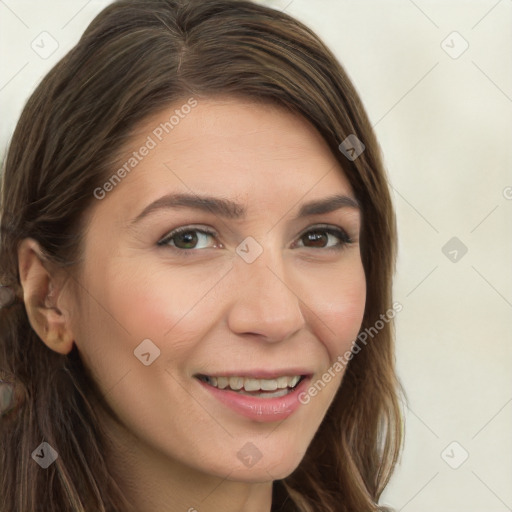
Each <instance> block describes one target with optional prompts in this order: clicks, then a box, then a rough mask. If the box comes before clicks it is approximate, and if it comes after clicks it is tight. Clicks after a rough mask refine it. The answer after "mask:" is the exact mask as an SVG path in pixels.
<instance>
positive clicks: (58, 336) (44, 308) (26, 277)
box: [18, 238, 74, 354]
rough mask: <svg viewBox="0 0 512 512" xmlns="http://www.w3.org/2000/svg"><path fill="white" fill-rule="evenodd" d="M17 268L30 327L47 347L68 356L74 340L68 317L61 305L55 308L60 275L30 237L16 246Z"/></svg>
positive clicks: (60, 284)
mask: <svg viewBox="0 0 512 512" xmlns="http://www.w3.org/2000/svg"><path fill="white" fill-rule="evenodd" d="M18 265H19V273H20V281H21V285H22V288H23V301H24V302H25V308H26V310H27V315H28V319H29V321H30V325H31V326H32V328H33V329H34V331H35V332H36V334H37V335H38V336H39V338H41V340H42V341H43V342H44V343H45V344H46V345H47V346H48V348H50V349H52V350H54V351H55V352H58V353H60V354H68V353H69V352H70V351H71V349H72V348H73V341H74V339H73V334H72V332H71V328H70V325H69V315H68V314H66V312H65V311H64V310H63V309H62V306H61V307H60V308H59V307H57V304H58V303H59V298H61V297H60V295H61V292H62V288H63V287H62V279H61V275H59V272H58V270H57V269H56V268H55V269H54V268H53V266H52V265H51V264H50V263H49V262H48V260H47V258H46V257H45V255H44V253H43V251H42V250H41V248H40V246H39V244H38V243H37V242H36V241H35V240H33V239H31V238H26V239H24V240H22V242H21V243H20V246H19V247H18Z"/></svg>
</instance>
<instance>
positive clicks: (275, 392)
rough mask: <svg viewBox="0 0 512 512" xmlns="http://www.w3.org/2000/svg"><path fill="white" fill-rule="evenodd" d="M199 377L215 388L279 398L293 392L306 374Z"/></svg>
mask: <svg viewBox="0 0 512 512" xmlns="http://www.w3.org/2000/svg"><path fill="white" fill-rule="evenodd" d="M197 378H198V379H199V380H200V381H202V382H204V383H206V384H208V385H210V386H212V387H214V388H217V389H221V390H225V391H233V392H235V393H238V394H240V395H247V396H253V397H258V398H278V397H281V396H286V395H287V394H288V393H291V392H292V391H293V390H294V389H295V388H296V387H297V386H298V385H299V384H300V383H301V382H302V381H303V380H304V379H305V378H306V376H305V375H294V376H282V377H278V378H277V379H253V378H250V377H223V376H217V377H212V376H209V375H197Z"/></svg>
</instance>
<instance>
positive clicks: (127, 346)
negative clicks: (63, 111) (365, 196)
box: [72, 98, 366, 482]
mask: <svg viewBox="0 0 512 512" xmlns="http://www.w3.org/2000/svg"><path fill="white" fill-rule="evenodd" d="M184 104H186V100H184V101H183V102H182V103H180V104H176V105H173V106H172V107H170V108H166V109H165V110H163V111H161V112H159V113H158V115H155V116H153V117H152V118H151V119H148V120H147V121H145V122H144V125H143V126H139V128H138V129H137V131H136V133H135V135H134V136H133V137H132V139H131V141H130V144H129V145H128V147H127V149H126V151H125V152H124V153H123V155H122V157H121V159H120V160H119V165H118V166H116V167H113V168H112V174H114V173H116V172H117V170H118V169H120V168H122V167H123V165H124V164H127V165H126V166H125V168H124V169H125V171H126V172H125V173H123V172H120V173H117V174H116V176H117V178H114V179H113V180H111V184H110V186H109V185H108V184H107V185H106V186H105V187H103V188H102V192H100V191H98V190H96V192H95V195H96V197H101V199H94V204H93V207H92V209H91V210H90V212H89V215H88V217H87V221H88V227H87V231H86V237H85V244H84V259H83V263H82V264H81V267H80V271H79V275H78V281H79V283H80V285H81V286H80V287H79V290H81V291H80V297H79V299H80V300H77V301H76V302H75V303H74V306H73V308H74V311H73V313H72V331H73V335H74V340H75V343H76V345H77V346H78V349H79V351H80V353H81V355H82V358H83V360H84V362H85V364H86V366H87V367H88V368H89V369H90V371H91V373H92V376H93V377H94V379H95V380H96V381H97V383H98V385H99V387H100V389H101V391H102V393H103V395H104V397H105V400H106V401H107V402H108V404H109V406H110V407H111V409H112V410H113V411H114V413H115V415H116V416H117V419H118V420H119V425H120V426H121V428H120V430H117V432H118V435H120V436H126V437H125V439H126V440H128V439H130V441H129V446H130V450H132V451H135V452H137V451H138V452H139V453H145V454H150V453H152V454H158V458H159V460H160V461H168V462H169V464H172V465H174V467H182V468H183V467H186V468H188V469H187V470H195V471H200V472H202V473H205V474H209V475H216V476H221V477H226V475H228V478H229V479H230V480H240V481H246V482H258V481H260V482H261V481H269V480H275V479H280V478H284V477H285V476H287V475H288V474H290V473H291V472H292V471H293V470H294V469H295V468H296V467H297V465H298V464H299V462H300V461H301V459H302V457H303V455H304V453H305V451H306V449H307V447H308V445H309V443H310V441H311V440H312V438H313V436H314V434H315V432H316V431H317V429H318V427H319V425H320V423H321V422H322V419H323V417H324V415H325V413H326V410H327V408H328V407H329V405H330V404H331V402H332V400H333V398H334V396H335V394H336V391H337V390H338V388H339V386H340V383H341V379H342V376H343V371H340V370H339V368H338V370H335V371H333V368H332V367H333V364H334V363H335V362H336V360H337V358H338V356H342V355H343V354H344V353H345V352H346V351H347V350H349V349H350V347H351V344H352V342H353V341H354V339H355V338H356V336H357V334H358V331H359V328H360V325H361V322H362V317H363V311H364V306H365V288H366V285H365V275H364V271H363V267H362V263H361V256H360V250H359V244H358V238H359V229H360V212H359V210H358V208H357V203H355V198H354V194H353V191H352V189H351V187H350V185H349V182H348V180H347V179H346V177H345V176H344V174H343V172H342V169H341V167H340V165H339V163H337V161H336V160H335V158H334V157H333V155H332V154H331V152H330V150H329V149H328V147H327V146H326V144H325V142H324V141H323V139H322V138H321V137H320V136H319V135H318V133H317V132H316V131H315V130H314V129H313V128H312V127H311V125H309V124H308V123H307V122H306V121H305V120H304V119H302V118H301V117H298V116H296V115H294V114H291V113H289V112H287V111H285V110H282V109H280V108H277V107H270V106H268V105H261V104H256V103H251V102H249V101H247V102H245V101H241V100H237V99H230V98H226V99H222V100H221V99H215V100H214V99H209V100H202V99H201V100H198V102H197V105H196V106H194V107H193V108H190V109H188V108H181V107H182V106H183V105H184ZM175 110H179V113H180V115H179V116H177V117H176V116H175V118H174V119H173V120H172V121H171V122H169V119H170V116H171V115H173V114H174V113H175V112H174V111H175ZM185 112H188V113H186V114H185ZM176 119H179V121H178V122H176ZM165 123H167V124H165ZM144 147H145V148H146V149H141V148H144ZM134 152H135V153H134ZM130 159H131V160H130ZM127 170H129V171H127ZM120 177H121V178H122V179H119V178H120ZM112 183H113V184H114V185H112ZM91 193H92V192H91ZM178 230H179V231H178ZM329 370H330V375H331V379H330V382H328V383H327V384H325V387H323V389H322V390H321V391H319V392H318V393H317V395H316V396H315V397H314V398H311V400H309V403H307V404H305V403H302V402H306V400H302V402H301V401H299V395H300V394H301V393H302V395H301V396H302V397H304V392H305V391H307V389H308V387H309V386H310V385H311V384H313V383H315V382H316V381H318V379H321V378H322V375H323V374H325V373H326V372H329ZM299 378H301V380H300V381H299V383H298V384H297V380H298V379H299ZM262 379H263V380H262ZM294 385H295V386H296V387H295V388H294V389H291V386H294ZM226 386H227V387H226ZM242 386H243V387H242ZM241 387H242V388H241ZM276 387H277V389H276ZM222 388H223V389H222ZM240 388H241V389H240ZM121 432H122V434H121ZM125 446H128V441H126V443H125ZM155 457H156V455H155ZM141 460H142V459H141Z"/></svg>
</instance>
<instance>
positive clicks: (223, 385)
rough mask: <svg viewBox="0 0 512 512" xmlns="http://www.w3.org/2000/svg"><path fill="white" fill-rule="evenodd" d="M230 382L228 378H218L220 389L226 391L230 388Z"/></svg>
mask: <svg viewBox="0 0 512 512" xmlns="http://www.w3.org/2000/svg"><path fill="white" fill-rule="evenodd" d="M228 384H229V381H228V379H227V378H226V377H217V387H218V388H219V389H225V388H227V387H228Z"/></svg>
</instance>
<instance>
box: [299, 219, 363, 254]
mask: <svg viewBox="0 0 512 512" xmlns="http://www.w3.org/2000/svg"><path fill="white" fill-rule="evenodd" d="M311 231H326V232H327V233H329V234H331V235H334V236H337V237H338V238H339V239H340V241H341V243H340V244H339V245H338V246H335V247H321V248H320V249H324V250H328V249H336V248H338V249H339V248H342V247H343V246H346V245H349V244H352V243H354V239H353V238H352V237H351V236H350V235H349V234H348V232H347V230H346V229H344V228H342V227H341V226H337V225H335V224H314V225H313V226H309V227H308V228H306V229H305V230H304V231H302V232H301V233H300V234H299V236H298V237H297V239H296V240H297V241H299V240H300V239H301V238H302V237H303V236H304V235H306V234H307V233H309V232H311ZM295 243H296V242H294V244H295ZM306 249H308V247H306Z"/></svg>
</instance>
